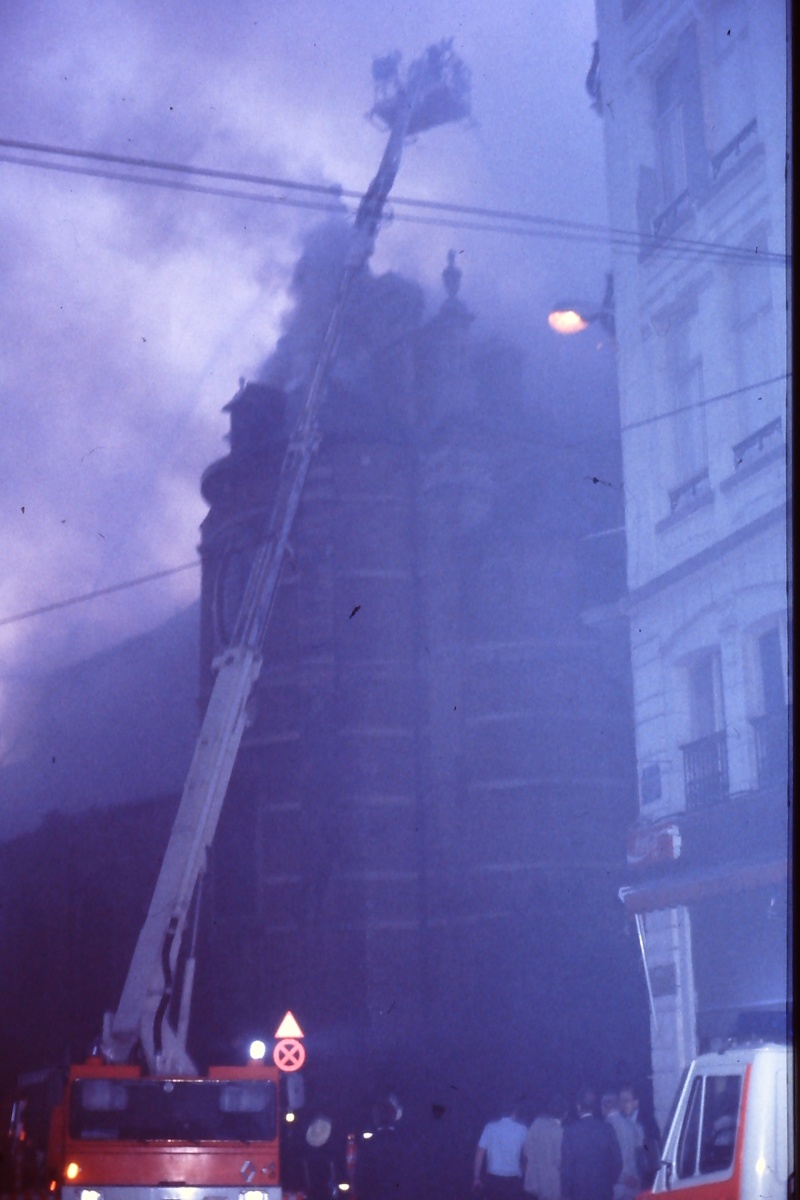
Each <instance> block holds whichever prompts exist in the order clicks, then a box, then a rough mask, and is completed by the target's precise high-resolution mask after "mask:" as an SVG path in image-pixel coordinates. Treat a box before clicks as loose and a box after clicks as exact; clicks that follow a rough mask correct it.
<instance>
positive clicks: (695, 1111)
mask: <svg viewBox="0 0 800 1200" xmlns="http://www.w3.org/2000/svg"><path fill="white" fill-rule="evenodd" d="M702 1088H703V1079H702V1076H700V1075H698V1076H697V1078H696V1079H695V1081H694V1083H693V1084H692V1090H691V1092H690V1093H689V1103H688V1104H687V1105H686V1116H685V1117H684V1118H683V1128H682V1129H681V1136H680V1141H679V1142H678V1154H677V1162H676V1164H675V1172H676V1174H677V1176H678V1178H679V1179H686V1178H687V1176H689V1175H694V1174H695V1165H696V1163H697V1143H698V1140H699V1133H700V1098H701V1093H702Z"/></svg>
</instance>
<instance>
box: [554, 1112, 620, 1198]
mask: <svg viewBox="0 0 800 1200" xmlns="http://www.w3.org/2000/svg"><path fill="white" fill-rule="evenodd" d="M576 1107H577V1114H578V1119H577V1121H574V1122H573V1123H572V1124H571V1125H566V1126H565V1128H564V1137H563V1139H562V1142H561V1200H614V1184H615V1183H616V1182H617V1180H618V1179H619V1177H620V1173H621V1171H622V1154H621V1153H620V1148H619V1143H618V1142H617V1138H616V1134H615V1133H614V1130H613V1129H612V1128H611V1126H610V1125H609V1124H608V1122H607V1121H603V1120H601V1119H600V1117H599V1116H598V1115H597V1096H596V1095H595V1093H594V1092H593V1091H592V1090H591V1088H583V1089H582V1090H581V1092H580V1095H579V1096H578V1103H577V1106H576Z"/></svg>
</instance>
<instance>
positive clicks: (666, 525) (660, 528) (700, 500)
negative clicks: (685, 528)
mask: <svg viewBox="0 0 800 1200" xmlns="http://www.w3.org/2000/svg"><path fill="white" fill-rule="evenodd" d="M713 503H714V492H713V490H712V489H711V488H709V489H708V491H705V492H702V493H701V494H700V495H698V496H695V497H694V499H692V500H688V501H687V502H686V503H685V504H683V505H681V507H680V508H679V509H678V510H677V511H676V512H674V513H670V514H669V516H668V517H662V519H661V520H660V521H657V522H656V533H665V532H666V530H668V529H674V528H675V526H676V525H680V524H681V522H682V521H683V520H685V518H686V517H689V516H691V515H692V513H695V512H697V510H698V509H700V508H706V507H707V506H708V505H709V504H713Z"/></svg>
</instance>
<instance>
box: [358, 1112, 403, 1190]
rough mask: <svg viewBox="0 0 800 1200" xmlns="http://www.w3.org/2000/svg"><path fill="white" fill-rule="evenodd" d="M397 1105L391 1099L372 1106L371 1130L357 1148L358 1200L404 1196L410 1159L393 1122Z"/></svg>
mask: <svg viewBox="0 0 800 1200" xmlns="http://www.w3.org/2000/svg"><path fill="white" fill-rule="evenodd" d="M396 1120H397V1108H396V1106H395V1105H394V1104H393V1103H392V1102H391V1101H390V1100H384V1101H381V1102H379V1103H378V1104H376V1105H375V1107H374V1108H373V1110H372V1123H373V1126H374V1131H373V1134H372V1137H370V1138H367V1139H365V1140H364V1141H363V1142H362V1143H361V1145H360V1146H359V1149H358V1157H357V1158H356V1179H355V1182H356V1187H355V1191H356V1196H357V1197H358V1200H406V1197H407V1195H408V1192H409V1186H408V1184H409V1180H408V1176H409V1162H408V1161H407V1155H406V1153H405V1151H404V1149H403V1147H402V1145H401V1139H400V1137H399V1135H398V1132H397V1126H396Z"/></svg>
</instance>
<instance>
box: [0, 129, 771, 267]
mask: <svg viewBox="0 0 800 1200" xmlns="http://www.w3.org/2000/svg"><path fill="white" fill-rule="evenodd" d="M0 147H6V148H8V149H14V150H26V151H31V152H34V153H36V154H55V155H59V156H63V157H69V158H76V159H84V160H91V161H98V162H107V163H110V164H114V165H117V166H126V167H129V166H133V167H144V168H146V169H148V170H158V171H171V172H173V173H180V174H185V175H192V176H196V177H205V178H213V179H220V180H229V181H232V182H237V183H250V184H256V185H259V186H262V187H263V186H268V187H274V188H280V189H283V190H290V191H291V190H295V191H306V192H312V193H315V194H318V195H326V196H329V197H331V199H336V200H339V201H341V200H343V199H351V200H358V199H360V193H359V192H356V191H353V190H351V189H346V188H342V187H341V186H339V185H336V184H334V185H326V184H313V183H304V182H302V181H299V180H293V179H283V178H277V177H274V176H267V175H258V174H252V173H249V172H240V171H227V170H221V169H217V168H212V167H194V166H191V165H189V164H187V163H175V162H170V161H167V160H161V159H149V158H134V157H132V156H127V155H120V154H109V153H105V152H102V151H94V150H79V149H75V148H72V147H65V146H52V145H47V144H45V143H40V142H28V141H20V140H18V139H13V138H0ZM0 161H5V162H11V163H17V164H18V165H23V166H45V165H49V166H50V167H51V168H53V169H59V164H45V163H44V162H43V161H42V160H33V159H21V158H13V157H11V156H0ZM60 169H61V170H62V171H63V170H67V168H65V167H64V166H60ZM71 173H75V174H89V175H91V174H96V175H97V176H98V177H100V178H110V179H118V180H123V181H124V180H127V181H129V182H135V183H145V182H150V183H153V182H155V180H154V179H151V178H149V177H143V176H132V175H129V174H124V175H120V174H119V173H115V172H92V171H88V170H85V169H84V170H79V169H75V170H74V172H71ZM159 182H160V184H161V186H173V187H175V186H177V185H176V182H175V181H166V180H161V181H159ZM180 190H186V191H201V192H204V193H205V194H208V195H231V196H234V197H235V198H238V199H262V197H259V196H258V195H257V194H255V193H251V192H244V193H242V192H232V191H230V190H227V189H219V190H216V189H201V188H197V187H191V186H185V187H183V188H182V189H180ZM263 199H266V198H263ZM270 199H271V202H272V203H279V204H287V205H291V206H293V207H314V206H313V205H310V204H308V203H307V202H306V203H297V202H294V203H293V202H291V201H289V200H288V198H286V197H279V198H270ZM398 205H399V206H411V207H415V208H422V209H428V210H430V211H434V212H440V213H451V214H454V215H457V216H467V217H477V218H480V219H482V220H492V221H502V222H504V223H505V222H514V223H517V224H522V225H523V226H530V227H536V228H537V231H538V233H537V235H538V236H544V233H543V230H544V229H550V230H552V231H555V230H561V231H563V232H564V234H567V233H570V234H575V233H579V234H584V235H585V234H597V235H600V236H601V238H602V240H603V241H607V240H608V239H609V238H611V240H612V244H615V245H619V246H623V245H631V246H635V247H636V248H637V249H638V250H639V251H640V252H641V251H643V250H647V249H649V250H653V251H655V250H669V251H672V252H675V251H677V250H685V251H687V252H696V253H697V252H702V253H703V254H704V255H707V256H710V257H719V258H724V259H726V260H731V261H734V260H735V261H740V260H741V261H742V262H743V263H752V262H759V263H771V264H777V265H781V266H786V265H788V263H789V262H790V259H789V257H788V256H786V255H782V254H778V253H776V252H771V251H766V252H763V253H761V254H759V253H758V251H755V252H754V251H753V250H751V249H748V248H747V247H742V246H730V245H726V244H720V243H716V242H708V241H703V240H701V239H693V238H681V237H675V236H670V237H661V236H659V235H656V234H643V233H636V232H634V231H631V230H625V229H619V228H615V227H609V226H604V225H597V224H592V223H589V222H583V221H571V220H567V219H565V218H558V217H546V216H541V215H535V214H530V213H523V212H516V211H513V210H506V209H496V208H483V207H477V206H472V205H463V204H453V203H450V202H446V201H437V200H421V199H416V198H413V197H407V196H398V197H395V198H394V200H393V206H398ZM320 207H321V208H322V209H323V210H324V211H328V210H330V211H341V210H340V207H339V206H338V205H337V206H335V207H334V206H327V205H322V206H320ZM396 219H405V220H417V221H419V220H420V218H413V217H407V216H405V215H400V214H396ZM422 223H425V224H432V223H437V222H432V221H427V222H422ZM438 223H442V224H447V222H438ZM458 227H459V228H472V229H474V228H476V227H475V226H472V225H468V224H463V225H461V224H459V225H458ZM477 228H479V229H480V230H481V231H485V232H501V231H506V232H509V230H508V229H507V227H506V225H505V224H503V225H502V226H499V227H498V226H480V227H477ZM510 232H515V233H523V230H522V229H519V230H518V229H513V230H510ZM529 236H530V234H529ZM575 240H580V241H586V240H597V239H591V238H589V239H587V238H586V237H580V238H577V239H575Z"/></svg>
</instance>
